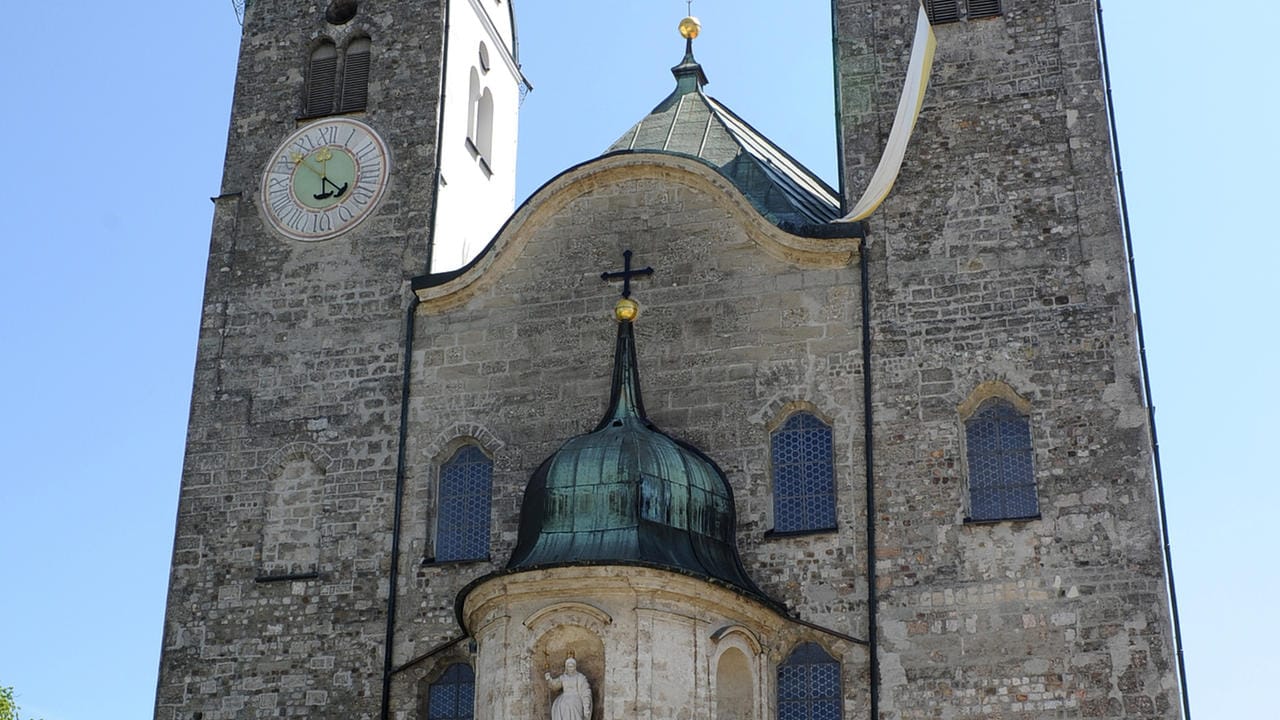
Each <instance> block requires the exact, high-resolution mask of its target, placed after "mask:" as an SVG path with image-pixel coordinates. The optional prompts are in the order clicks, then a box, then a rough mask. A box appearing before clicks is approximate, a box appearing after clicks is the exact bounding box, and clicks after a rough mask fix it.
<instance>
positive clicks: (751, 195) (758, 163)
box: [609, 42, 840, 228]
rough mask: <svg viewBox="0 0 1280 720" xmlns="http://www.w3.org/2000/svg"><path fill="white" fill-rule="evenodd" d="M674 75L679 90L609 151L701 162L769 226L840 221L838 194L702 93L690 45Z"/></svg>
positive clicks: (702, 81) (699, 70) (699, 72)
mask: <svg viewBox="0 0 1280 720" xmlns="http://www.w3.org/2000/svg"><path fill="white" fill-rule="evenodd" d="M671 72H672V73H673V74H674V75H675V76H676V89H675V92H673V93H671V95H670V96H669V97H667V99H665V100H663V101H662V102H661V103H659V104H658V106H657V107H656V108H654V109H653V111H652V112H651V113H649V115H648V116H646V117H645V118H644V119H643V120H641V121H640V122H639V123H637V124H636V125H635V127H633V128H631V129H630V130H628V131H627V132H626V134H624V135H623V136H622V137H621V138H619V139H618V141H617V142H615V143H614V144H613V145H612V146H611V147H610V148H609V151H610V152H628V151H630V152H664V153H671V154H674V155H685V156H691V157H696V158H698V159H700V160H702V161H703V162H705V163H707V164H708V165H711V166H712V167H714V168H716V170H718V171H719V172H720V174H721V175H724V176H725V177H726V178H728V179H729V180H730V181H731V182H732V183H733V184H734V185H735V186H736V187H737V188H738V189H739V190H741V191H742V193H743V194H744V195H746V196H747V198H748V199H749V200H750V201H751V203H752V205H754V206H755V208H756V209H757V210H758V211H760V213H761V214H762V215H764V216H765V217H767V218H768V219H769V220H770V221H771V222H773V223H774V224H776V225H779V226H783V227H788V228H791V227H797V226H800V227H803V226H811V225H824V224H826V223H830V222H831V221H833V220H835V219H836V218H837V217H839V215H840V198H839V195H838V193H837V192H836V191H835V190H832V189H831V187H830V186H828V185H827V184H826V183H824V182H823V181H822V180H821V179H819V178H818V177H817V176H816V175H814V174H813V173H812V172H810V171H809V170H808V169H806V168H805V167H804V166H803V165H801V164H800V163H799V162H797V161H796V160H795V159H794V158H792V157H791V156H790V155H788V154H787V153H786V152H784V151H783V150H782V149H781V148H779V147H778V146H777V145H774V144H773V142H771V141H770V140H769V139H768V138H766V137H765V136H763V135H761V134H760V133H759V132H757V131H756V130H755V128H753V127H751V126H750V125H749V124H747V123H746V122H745V121H744V120H742V118H740V117H738V116H737V115H735V114H734V113H733V111H731V110H729V108H727V107H725V106H724V105H722V104H721V103H720V102H718V101H717V100H715V99H714V98H712V97H709V96H708V95H706V94H705V93H703V91H702V86H703V85H705V84H706V83H707V77H706V75H705V73H703V71H702V66H701V65H699V64H698V63H697V61H696V60H694V58H693V44H692V42H690V43H689V44H688V45H687V46H686V52H685V57H684V61H683V62H681V63H680V64H679V65H677V66H676V67H674V68H672V70H671Z"/></svg>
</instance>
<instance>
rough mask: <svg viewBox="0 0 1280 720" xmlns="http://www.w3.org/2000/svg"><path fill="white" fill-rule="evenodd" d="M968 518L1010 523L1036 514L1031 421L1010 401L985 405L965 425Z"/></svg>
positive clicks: (991, 401) (997, 399)
mask: <svg viewBox="0 0 1280 720" xmlns="http://www.w3.org/2000/svg"><path fill="white" fill-rule="evenodd" d="M964 435H965V455H966V459H967V461H968V465H969V519H970V520H1014V519H1020V518H1033V517H1037V516H1038V515H1039V514H1040V506H1039V503H1038V501H1037V499H1036V478H1035V471H1034V469H1033V468H1032V464H1031V422H1030V421H1029V420H1028V418H1027V416H1026V415H1024V414H1022V413H1021V412H1019V411H1018V409H1017V408H1016V407H1014V406H1013V404H1012V403H1010V402H1009V401H1008V400H1005V399H1003V398H1000V397H992V398H988V399H987V400H984V401H983V402H982V404H981V405H979V406H978V409H977V410H976V411H975V412H974V413H973V414H972V415H970V416H969V418H968V419H967V420H965V423H964Z"/></svg>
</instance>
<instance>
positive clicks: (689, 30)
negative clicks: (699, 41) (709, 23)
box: [680, 15, 702, 40]
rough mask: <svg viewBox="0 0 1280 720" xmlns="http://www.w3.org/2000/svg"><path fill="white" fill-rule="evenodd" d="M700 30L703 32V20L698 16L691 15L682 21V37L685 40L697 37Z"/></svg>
mask: <svg viewBox="0 0 1280 720" xmlns="http://www.w3.org/2000/svg"><path fill="white" fill-rule="evenodd" d="M700 32H702V22H701V21H700V20H698V18H696V17H694V16H692V15H690V16H688V17H686V18H685V19H683V20H681V21H680V37H683V38H684V39H685V40H693V39H695V38H697V37H698V33H700Z"/></svg>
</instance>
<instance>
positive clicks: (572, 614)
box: [528, 603, 608, 720]
mask: <svg viewBox="0 0 1280 720" xmlns="http://www.w3.org/2000/svg"><path fill="white" fill-rule="evenodd" d="M585 607H590V606H585ZM548 610H549V612H548ZM591 610H595V609H594V608H591ZM601 615H603V617H604V618H608V615H604V613H601V612H600V611H598V610H595V612H587V611H586V610H584V608H583V607H578V604H577V603H565V604H564V605H563V606H561V607H559V608H550V609H546V610H543V611H541V612H538V613H535V614H534V615H533V616H532V617H531V618H530V619H531V620H534V622H532V623H528V625H529V626H530V629H533V630H534V631H535V632H537V631H538V630H541V632H540V633H539V634H538V635H537V636H536V637H535V639H534V642H533V648H532V657H531V658H530V663H529V673H530V677H529V681H530V686H531V687H532V688H533V689H534V692H533V698H532V706H533V707H532V710H533V713H532V715H530V717H534V718H549V717H551V702H552V700H554V699H555V696H556V695H557V694H558V693H557V692H554V691H552V690H551V688H550V686H549V685H548V684H547V680H546V673H548V672H549V673H551V675H552V676H553V677H554V676H558V675H560V674H561V673H563V672H564V661H565V659H566V658H568V657H570V656H572V657H573V658H574V659H575V660H576V661H577V663H578V672H580V673H582V674H583V675H585V676H586V677H587V681H588V682H589V683H591V717H592V720H602V719H603V716H604V715H603V712H604V694H603V690H604V679H605V653H604V641H603V639H602V638H601V636H600V634H599V632H598V630H600V629H603V625H604V623H601V621H600V616H601ZM575 620H576V621H577V622H576V623H575V622H574V621H575ZM591 626H595V627H594V628H593V627H591Z"/></svg>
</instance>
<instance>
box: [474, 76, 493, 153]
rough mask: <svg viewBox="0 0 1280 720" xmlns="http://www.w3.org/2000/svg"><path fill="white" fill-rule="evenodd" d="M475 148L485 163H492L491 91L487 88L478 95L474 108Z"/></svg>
mask: <svg viewBox="0 0 1280 720" xmlns="http://www.w3.org/2000/svg"><path fill="white" fill-rule="evenodd" d="M476 150H479V151H480V159H481V160H482V161H484V163H485V164H487V165H492V164H493V93H491V92H489V88H485V89H484V93H482V94H481V95H480V104H479V106H478V107H477V108H476Z"/></svg>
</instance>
